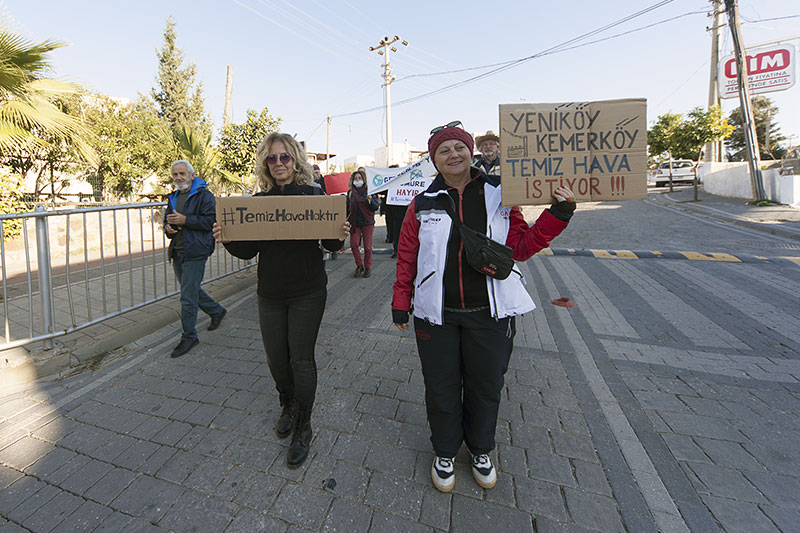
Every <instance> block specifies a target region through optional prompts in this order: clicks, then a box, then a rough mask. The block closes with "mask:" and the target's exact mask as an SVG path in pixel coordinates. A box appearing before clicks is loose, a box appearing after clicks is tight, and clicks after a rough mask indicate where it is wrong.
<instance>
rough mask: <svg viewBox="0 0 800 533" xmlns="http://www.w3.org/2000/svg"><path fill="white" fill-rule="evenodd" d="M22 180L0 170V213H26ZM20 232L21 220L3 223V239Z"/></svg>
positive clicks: (11, 237) (10, 237)
mask: <svg viewBox="0 0 800 533" xmlns="http://www.w3.org/2000/svg"><path fill="white" fill-rule="evenodd" d="M21 191H22V180H21V179H20V177H19V176H15V175H13V174H9V173H8V172H6V171H4V170H2V169H0V213H24V212H25V211H28V208H27V206H26V205H25V204H24V203H23V202H22V194H21ZM21 230H22V220H19V219H16V220H4V221H3V239H4V240H6V241H8V240H11V239H13V238H14V237H17V236H18V235H19V234H20V232H21Z"/></svg>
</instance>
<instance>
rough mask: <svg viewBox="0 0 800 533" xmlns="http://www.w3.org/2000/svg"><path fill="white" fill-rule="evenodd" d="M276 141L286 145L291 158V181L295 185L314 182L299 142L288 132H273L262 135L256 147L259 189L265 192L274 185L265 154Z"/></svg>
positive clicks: (312, 173)
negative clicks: (262, 138)
mask: <svg viewBox="0 0 800 533" xmlns="http://www.w3.org/2000/svg"><path fill="white" fill-rule="evenodd" d="M278 141H280V142H282V143H283V145H284V146H285V147H286V153H288V154H289V155H290V156H291V158H292V181H293V182H294V183H296V184H297V185H310V184H312V183H314V171H313V170H311V164H310V163H309V162H308V156H306V151H305V150H304V149H303V147H302V146H300V143H298V142H297V141H296V140H295V138H294V137H292V136H291V135H289V134H288V133H278V132H274V133H270V134H269V135H267V136H266V137H264V140H262V141H261V142H260V143H259V144H258V148H257V149H256V177H257V178H258V187H259V189H261V190H262V191H264V192H267V191H268V190H270V189H271V188H273V187H275V185H276V183H275V178H274V177H272V174H270V172H269V165H267V156H268V155H269V150H270V148H271V147H272V144H273V143H275V142H278Z"/></svg>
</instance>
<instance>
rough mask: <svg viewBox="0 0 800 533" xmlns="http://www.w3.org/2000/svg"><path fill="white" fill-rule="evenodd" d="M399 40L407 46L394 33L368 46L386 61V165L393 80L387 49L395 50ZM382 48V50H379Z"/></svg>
mask: <svg viewBox="0 0 800 533" xmlns="http://www.w3.org/2000/svg"><path fill="white" fill-rule="evenodd" d="M397 41H400V43H401V44H402V45H403V46H408V41H401V40H400V37H398V36H397V35H395V36H394V37H392V39H391V40H389V37H384V38H383V39H381V40H380V41H379V42H378V46H370V47H369V51H370V52H374V51H376V50H377V51H378V55H381V56H384V57H385V58H386V62H385V63H384V64H383V65H382V66H383V87H384V91H385V96H386V98H385V100H386V105H385V108H386V166H387V167H388V166H389V165H391V164H392V104H391V100H390V93H389V86H390V85H391V84H392V82H393V81H394V80H395V77H394V76H392V65H391V63H390V62H389V51H392V52H397V48H395V47H394V46H392V44H394V43H395V42H397ZM380 48H383V50H380Z"/></svg>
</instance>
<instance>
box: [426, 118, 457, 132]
mask: <svg viewBox="0 0 800 533" xmlns="http://www.w3.org/2000/svg"><path fill="white" fill-rule="evenodd" d="M458 126H460V127H461V128H462V129H463V128H464V125H463V124H461V121H460V120H454V121H453V122H448V123H447V124H445V125H444V126H438V127H436V128H433V129H432V130H431V135H433V134H434V133H437V132H440V131H442V130H443V129H445V128H455V127H458Z"/></svg>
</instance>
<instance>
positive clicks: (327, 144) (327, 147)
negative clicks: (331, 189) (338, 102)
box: [325, 115, 331, 174]
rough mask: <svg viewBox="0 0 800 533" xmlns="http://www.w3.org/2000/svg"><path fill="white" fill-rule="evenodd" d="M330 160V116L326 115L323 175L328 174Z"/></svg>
mask: <svg viewBox="0 0 800 533" xmlns="http://www.w3.org/2000/svg"><path fill="white" fill-rule="evenodd" d="M330 160H331V116H330V115H328V136H327V139H326V140H325V174H330Z"/></svg>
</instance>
